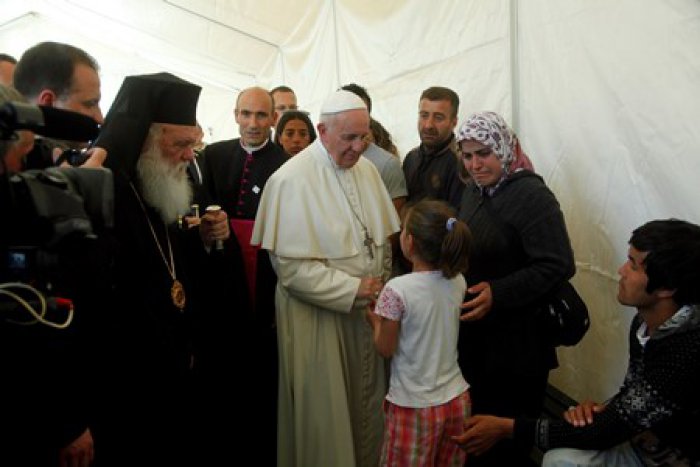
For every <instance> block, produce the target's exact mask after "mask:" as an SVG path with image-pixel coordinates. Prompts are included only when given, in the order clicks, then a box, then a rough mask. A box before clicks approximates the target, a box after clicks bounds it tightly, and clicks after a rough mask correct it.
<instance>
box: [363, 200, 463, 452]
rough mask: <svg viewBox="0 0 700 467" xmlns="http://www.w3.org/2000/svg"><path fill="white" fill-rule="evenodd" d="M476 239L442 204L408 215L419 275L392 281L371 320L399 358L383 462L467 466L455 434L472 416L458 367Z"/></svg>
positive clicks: (405, 238) (383, 345) (407, 249)
mask: <svg viewBox="0 0 700 467" xmlns="http://www.w3.org/2000/svg"><path fill="white" fill-rule="evenodd" d="M470 243H471V235H470V233H469V229H468V228H467V226H466V224H464V223H463V222H462V221H459V220H457V219H456V218H455V217H454V213H453V212H452V209H451V208H450V207H449V206H448V205H447V204H446V203H444V202H442V201H428V200H426V201H421V202H419V203H417V204H416V205H414V206H413V207H411V208H410V209H409V210H408V212H407V213H406V216H405V219H404V227H403V230H402V232H401V250H402V251H403V254H404V256H405V257H406V258H407V259H409V260H410V261H411V262H412V263H413V271H412V272H411V273H410V274H406V275H404V276H399V277H395V278H394V279H391V280H390V281H389V282H388V283H387V284H386V286H385V287H384V289H383V290H382V293H381V295H379V298H378V300H377V303H376V306H375V307H374V310H373V311H369V312H368V314H367V319H368V321H369V322H370V324H371V325H372V327H373V329H374V342H375V345H376V347H377V350H378V351H379V353H381V354H382V355H383V356H385V357H392V356H393V359H392V362H391V380H390V383H389V392H388V394H387V396H386V401H385V404H384V416H385V422H386V423H385V432H384V445H383V448H382V458H381V465H401V466H404V465H421V466H423V465H430V466H448V465H450V466H452V465H454V466H461V465H462V464H464V461H465V454H464V451H462V450H461V449H460V448H459V446H458V445H457V444H455V443H454V442H453V441H452V436H455V435H458V434H460V433H462V424H463V422H464V419H465V418H466V417H467V416H468V415H469V409H470V400H469V392H468V388H469V385H468V384H467V382H466V381H465V380H464V377H463V376H462V373H461V371H460V369H459V366H458V364H457V336H458V333H459V313H460V305H461V304H462V302H463V299H464V293H465V290H466V288H467V286H466V283H465V281H464V277H463V276H462V274H460V273H462V272H465V271H466V269H467V264H468V256H469V245H470Z"/></svg>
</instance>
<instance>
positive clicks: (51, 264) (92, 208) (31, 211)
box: [0, 102, 114, 310]
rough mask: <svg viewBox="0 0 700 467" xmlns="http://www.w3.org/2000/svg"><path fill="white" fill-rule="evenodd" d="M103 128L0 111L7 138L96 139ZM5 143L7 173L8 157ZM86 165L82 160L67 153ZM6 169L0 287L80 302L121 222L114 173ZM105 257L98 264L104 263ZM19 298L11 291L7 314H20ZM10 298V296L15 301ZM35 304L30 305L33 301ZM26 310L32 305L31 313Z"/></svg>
mask: <svg viewBox="0 0 700 467" xmlns="http://www.w3.org/2000/svg"><path fill="white" fill-rule="evenodd" d="M97 128H98V127H97V123H96V122H95V121H94V120H93V119H91V118H89V117H86V116H84V115H80V114H77V113H74V112H68V111H64V110H59V109H53V108H50V107H47V108H42V107H37V106H31V105H28V104H22V103H13V102H10V103H5V104H4V105H2V106H0V139H2V140H11V139H12V138H13V137H14V132H15V131H16V130H21V129H28V130H31V131H35V132H37V133H40V134H42V135H44V136H47V137H53V138H59V139H65V140H72V141H87V140H90V139H93V138H95V137H96V136H97ZM8 147H9V146H7V145H6V144H2V145H0V159H2V161H0V162H2V167H1V168H2V169H5V164H4V158H5V155H6V154H5V151H6V149H7V148H8ZM69 156H70V158H71V160H69V163H71V164H74V163H75V164H79V163H81V162H80V158H81V157H82V154H68V155H67V157H69ZM3 172H4V170H2V171H0V206H2V207H3V208H4V211H3V216H4V219H5V221H4V222H3V228H2V229H0V286H3V288H4V287H5V286H7V285H13V286H15V285H16V284H19V286H20V287H19V288H20V289H23V288H27V289H29V288H31V289H33V290H34V291H36V293H35V294H34V296H35V297H41V296H42V295H43V294H46V295H47V296H48V295H56V294H61V296H63V297H68V298H73V297H74V296H76V294H78V293H80V289H81V288H84V289H87V288H88V287H85V286H84V285H83V283H84V281H85V280H90V279H92V276H98V274H95V273H94V271H95V268H94V267H93V266H94V265H95V264H96V263H97V262H98V261H99V260H100V259H101V258H102V257H106V256H107V255H108V254H109V253H103V252H104V251H105V248H103V247H102V244H101V243H100V242H99V240H100V237H101V236H102V234H103V233H106V232H108V231H109V230H110V229H111V228H112V226H113V223H114V219H113V218H114V187H113V179H112V173H111V172H110V171H109V170H108V169H82V168H74V167H66V168H59V167H52V168H49V169H45V170H27V171H24V172H19V173H15V174H9V173H3ZM98 257H99V258H98ZM13 295H14V296H15V297H16V296H17V295H19V292H12V293H4V294H2V296H1V297H0V298H2V300H0V309H4V310H14V309H15V308H16V309H19V308H21V307H20V305H21V303H22V302H21V299H22V297H20V300H17V298H14V299H11V298H12V297H13ZM8 297H10V298H8ZM27 301H28V300H27ZM25 308H26V307H25Z"/></svg>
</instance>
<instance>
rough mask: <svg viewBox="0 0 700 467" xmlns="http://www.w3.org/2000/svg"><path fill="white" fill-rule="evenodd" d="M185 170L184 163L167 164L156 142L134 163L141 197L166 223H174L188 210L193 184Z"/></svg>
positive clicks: (185, 165)
mask: <svg viewBox="0 0 700 467" xmlns="http://www.w3.org/2000/svg"><path fill="white" fill-rule="evenodd" d="M186 169H187V164H186V163H182V164H180V165H178V166H173V165H172V164H170V163H168V161H166V160H165V159H164V158H163V155H162V152H161V150H160V148H159V147H158V146H156V145H153V146H151V148H150V149H148V150H147V151H145V152H143V153H141V157H139V160H138V162H137V164H136V173H137V174H138V177H139V181H140V182H141V187H140V188H141V196H142V197H143V199H144V201H145V202H146V204H148V205H149V206H151V207H152V208H154V209H155V210H156V211H158V213H159V214H160V217H161V218H162V219H163V221H164V222H165V223H166V224H171V223H173V222H175V221H176V220H177V218H178V216H180V215H184V214H186V213H187V211H189V209H190V203H191V202H192V187H191V186H190V182H189V180H188V179H187V172H186Z"/></svg>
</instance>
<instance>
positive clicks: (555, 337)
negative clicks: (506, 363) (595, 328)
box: [484, 204, 591, 347]
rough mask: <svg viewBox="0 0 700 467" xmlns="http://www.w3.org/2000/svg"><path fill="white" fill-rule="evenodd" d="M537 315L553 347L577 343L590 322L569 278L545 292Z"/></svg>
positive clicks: (509, 232)
mask: <svg viewBox="0 0 700 467" xmlns="http://www.w3.org/2000/svg"><path fill="white" fill-rule="evenodd" d="M484 208H485V209H486V210H487V211H488V213H489V214H490V216H491V219H492V220H493V221H494V223H495V225H497V226H499V228H500V229H501V230H503V232H504V233H505V235H506V236H507V237H508V238H509V239H510V241H514V242H515V241H517V242H520V241H521V240H520V235H519V234H518V233H517V231H516V230H515V229H514V228H512V227H510V226H508V225H506V223H505V222H503V220H501V218H500V216H499V215H498V214H496V213H495V212H493V210H492V209H491V207H490V206H489V205H488V204H484ZM536 317H537V319H538V320H539V321H540V322H541V325H542V327H543V328H544V333H545V335H546V336H547V339H548V340H549V343H550V344H551V345H552V346H553V347H558V346H560V345H566V346H571V345H576V344H578V343H579V342H580V341H581V339H583V336H585V335H586V332H588V328H589V327H590V325H591V320H590V317H589V315H588V307H587V306H586V303H585V302H584V301H583V299H582V298H581V296H580V295H579V294H578V292H577V291H576V289H575V288H574V286H573V285H571V282H569V281H568V280H565V281H564V282H562V283H561V285H559V286H557V287H555V288H554V289H552V291H551V292H550V293H548V294H547V295H546V296H545V298H544V300H543V301H542V302H541V305H540V306H539V310H538V312H537V314H536Z"/></svg>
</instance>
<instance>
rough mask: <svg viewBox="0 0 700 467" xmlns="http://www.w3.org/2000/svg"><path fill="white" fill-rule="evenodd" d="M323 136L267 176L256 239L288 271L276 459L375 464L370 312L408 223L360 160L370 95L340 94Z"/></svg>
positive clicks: (283, 273)
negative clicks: (396, 236) (394, 241)
mask: <svg viewBox="0 0 700 467" xmlns="http://www.w3.org/2000/svg"><path fill="white" fill-rule="evenodd" d="M318 133H319V139H317V140H316V141H315V142H314V143H313V144H311V145H310V146H309V147H307V148H306V149H305V150H304V151H302V152H301V153H299V154H298V155H296V156H294V157H293V158H291V159H290V160H289V161H288V162H287V163H285V164H284V165H283V166H282V167H280V168H279V169H278V170H277V171H276V172H275V173H274V174H273V175H272V176H271V177H270V178H269V179H268V181H267V184H266V186H265V190H264V193H263V196H262V199H261V201H260V205H259V207H258V213H257V217H256V219H255V230H254V232H253V236H252V240H251V243H252V244H260V245H261V247H262V248H264V249H266V250H268V252H269V253H270V258H271V259H272V263H273V266H274V268H275V270H276V272H277V276H278V278H279V281H278V284H277V291H276V296H275V303H276V310H277V336H278V340H279V356H280V372H279V376H280V386H279V388H280V391H279V421H278V431H277V439H278V465H280V466H287V465H289V466H299V467H302V466H304V467H308V466H353V467H354V466H376V465H377V464H378V462H379V455H380V450H381V443H382V431H383V425H384V423H383V415H382V401H383V399H384V396H385V395H386V381H385V370H384V362H383V360H382V358H381V357H380V356H379V354H377V352H376V351H375V349H374V343H373V340H372V329H371V328H370V326H369V325H368V324H367V323H366V322H365V317H364V315H365V310H366V308H367V307H368V306H369V304H370V302H371V301H372V300H373V299H374V298H375V297H376V295H378V293H379V291H380V290H381V288H382V286H383V284H384V280H385V279H387V277H388V273H389V270H390V267H391V258H390V254H391V253H390V249H391V248H390V245H389V242H388V237H389V235H391V234H392V233H394V232H397V231H398V230H399V220H398V217H397V216H396V210H395V209H394V206H393V204H392V203H391V199H390V198H389V195H388V193H387V191H386V188H385V187H384V184H383V183H382V180H381V178H380V177H379V173H378V172H377V170H376V169H375V167H374V165H373V164H372V163H371V162H370V161H368V160H366V159H365V158H363V157H360V156H361V151H362V149H363V148H364V143H363V139H364V138H365V137H366V135H367V134H368V133H369V113H368V112H367V108H366V107H365V104H364V102H363V101H362V100H361V99H360V98H359V97H357V96H356V95H355V94H353V93H351V92H348V91H337V92H335V93H333V94H332V95H331V96H330V97H329V98H328V99H327V100H326V102H325V103H324V104H323V106H322V108H321V116H320V123H319V124H318Z"/></svg>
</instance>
